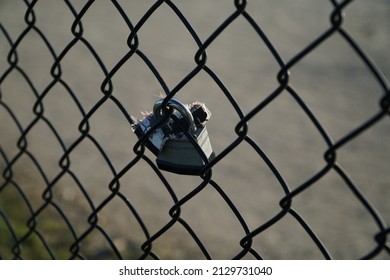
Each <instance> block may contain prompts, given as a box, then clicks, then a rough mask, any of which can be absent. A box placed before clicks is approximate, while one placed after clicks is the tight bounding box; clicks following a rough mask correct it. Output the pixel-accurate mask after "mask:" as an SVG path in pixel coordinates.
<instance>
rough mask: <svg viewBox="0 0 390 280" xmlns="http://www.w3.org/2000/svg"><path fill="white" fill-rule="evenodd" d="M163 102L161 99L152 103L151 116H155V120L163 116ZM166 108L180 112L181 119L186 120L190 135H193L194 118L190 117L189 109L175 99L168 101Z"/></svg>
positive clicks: (194, 128) (194, 127) (194, 129)
mask: <svg viewBox="0 0 390 280" xmlns="http://www.w3.org/2000/svg"><path fill="white" fill-rule="evenodd" d="M163 102H164V98H161V99H159V100H157V101H156V103H154V106H153V115H154V116H156V118H157V119H161V118H162V117H163V116H164V115H162V104H163ZM167 107H168V108H173V109H176V110H177V111H179V112H180V114H182V115H183V117H184V118H185V119H186V120H187V122H188V124H189V125H190V130H191V131H192V133H195V131H196V125H195V121H194V116H193V115H192V113H191V111H190V109H188V107H187V106H186V105H184V104H183V103H181V102H180V101H178V100H176V99H170V100H169V101H168V104H167Z"/></svg>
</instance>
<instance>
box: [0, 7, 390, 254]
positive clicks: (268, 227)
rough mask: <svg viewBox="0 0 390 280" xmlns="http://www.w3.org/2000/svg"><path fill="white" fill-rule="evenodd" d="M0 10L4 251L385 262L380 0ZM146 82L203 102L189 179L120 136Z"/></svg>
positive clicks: (144, 96)
mask: <svg viewBox="0 0 390 280" xmlns="http://www.w3.org/2000/svg"><path fill="white" fill-rule="evenodd" d="M210 2H211V3H210ZM276 2H277V3H276ZM279 2H280V3H279ZM0 11H1V12H0V18H1V22H0V31H1V32H0V42H1V44H0V59H1V61H0V63H1V64H0V67H1V68H0V118H1V124H0V125H1V130H0V131H1V134H0V168H1V173H2V177H1V180H0V257H1V258H6V259H31V258H33V259H35V258H43V259H47V258H53V259H86V258H90V259H98V258H101V259H110V258H118V259H160V258H162V259H169V258H206V259H215V258H217V259H218V258H219V259H253V258H254V259H263V258H265V259H268V258H280V259H290V258H301V259H320V258H325V259H331V258H338V259H340V258H341V259H348V258H351V259H354V258H363V259H372V258H384V259H389V244H388V241H387V236H388V234H389V227H388V225H387V224H386V222H389V218H390V208H389V203H388V199H389V197H390V195H389V194H390V193H389V182H390V177H389V174H388V173H389V172H388V165H389V162H390V153H389V152H390V146H389V143H390V141H388V140H389V137H390V133H389V131H390V130H389V118H388V117H389V105H390V94H389V85H388V82H387V80H386V78H385V76H386V75H385V74H386V73H387V74H388V73H389V63H388V62H389V61H388V57H387V49H386V46H387V45H388V42H389V41H388V39H389V38H388V35H387V33H386V32H387V30H386V28H385V26H387V25H388V18H389V17H388V15H389V12H390V11H389V9H388V7H387V6H386V1H376V2H375V3H373V4H371V3H370V4H368V3H364V2H363V1H360V2H359V1H342V2H341V1H302V0H301V1H252V2H250V1H246V0H241V1H238V0H237V1H196V3H195V2H192V3H190V1H110V2H109V1H81V0H80V1H70V0H65V1H43V0H41V1H28V0H25V1H2V2H1V3H0ZM366 15H376V16H375V18H373V17H369V16H366ZM367 18H369V19H370V20H368V19H367ZM371 20H372V21H371ZM362 30H363V31H364V32H363V31H362ZM359 31H362V32H360V33H359ZM386 36H387V37H386ZM360 44H364V47H365V48H367V49H368V50H364V49H363V47H361V46H360ZM369 55H372V56H373V57H374V59H372V58H371V57H370V56H369ZM374 61H375V62H377V63H378V65H379V66H377V65H376V64H375V63H374ZM161 93H163V94H165V95H166V102H168V100H169V99H171V98H175V99H178V100H180V101H182V102H183V103H189V102H192V101H194V100H199V101H203V102H205V103H206V105H207V106H208V107H209V109H210V110H211V112H212V117H211V119H210V121H209V122H208V124H207V126H208V131H209V135H210V140H211V143H212V146H213V148H214V151H215V153H216V157H215V159H213V160H211V161H210V163H209V164H207V165H206V166H205V167H204V168H203V170H202V174H201V175H200V176H185V175H176V174H172V173H169V172H165V171H160V170H159V169H158V168H157V166H156V164H155V156H154V155H153V154H152V153H150V152H149V151H148V150H147V149H146V148H145V146H144V144H145V140H144V139H141V140H139V139H138V138H137V137H136V135H135V134H134V133H133V132H132V129H131V125H132V124H133V118H132V115H133V116H138V115H139V114H140V112H141V111H145V110H146V111H150V110H151V108H152V106H153V104H154V101H155V100H156V99H157V98H158V96H159V94H161ZM165 104H167V103H165Z"/></svg>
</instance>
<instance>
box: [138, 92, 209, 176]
mask: <svg viewBox="0 0 390 280" xmlns="http://www.w3.org/2000/svg"><path fill="white" fill-rule="evenodd" d="M163 101H164V99H159V100H157V102H156V103H155V104H154V106H153V112H152V113H150V114H147V115H146V116H145V117H144V119H142V120H140V121H139V122H138V123H137V124H135V125H134V132H135V133H136V134H137V136H138V137H139V138H140V137H142V136H143V135H144V134H145V133H147V132H148V131H149V130H150V129H151V127H153V126H154V125H155V124H156V123H157V122H159V121H161V120H162V119H165V118H166V117H167V116H166V115H165V114H169V117H168V118H167V120H166V121H165V122H163V123H162V124H161V125H160V126H159V127H158V128H157V129H155V130H154V131H153V132H152V133H151V135H150V136H149V138H148V140H147V141H146V143H145V146H146V147H147V148H149V150H150V151H152V152H153V153H154V154H155V155H156V156H157V159H156V162H157V166H158V167H159V168H160V169H162V170H165V171H169V172H173V173H177V174H186V175H199V173H200V171H201V170H202V168H203V167H204V166H205V164H206V163H207V162H208V161H209V160H211V159H212V158H213V157H214V152H213V150H212V147H211V143H210V139H209V135H208V131H207V128H206V121H208V119H209V117H210V115H211V114H210V112H209V110H208V109H207V108H206V106H205V105H204V104H203V103H200V102H194V103H192V104H190V105H185V104H183V103H181V102H179V101H178V100H175V99H171V100H169V101H168V103H167V106H166V107H167V108H166V109H168V110H165V111H164V110H163V108H162V104H163Z"/></svg>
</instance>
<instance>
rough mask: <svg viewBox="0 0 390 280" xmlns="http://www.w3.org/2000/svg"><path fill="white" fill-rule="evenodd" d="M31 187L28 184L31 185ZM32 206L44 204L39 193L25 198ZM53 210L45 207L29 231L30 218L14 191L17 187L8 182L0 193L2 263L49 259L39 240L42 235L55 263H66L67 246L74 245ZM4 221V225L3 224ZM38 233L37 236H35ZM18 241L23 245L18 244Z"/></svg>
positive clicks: (26, 205) (30, 215)
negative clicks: (17, 259)
mask: <svg viewBox="0 0 390 280" xmlns="http://www.w3.org/2000/svg"><path fill="white" fill-rule="evenodd" d="M30 183H31V181H30ZM28 200H29V202H30V203H31V204H32V205H35V204H38V203H43V200H42V198H41V197H40V196H39V193H38V192H36V193H30V194H29V197H28ZM53 209H54V207H51V206H48V207H46V208H45V210H44V211H42V212H41V213H40V215H39V216H38V217H37V218H36V220H35V223H36V226H35V227H33V230H31V229H30V227H29V226H28V223H29V222H30V224H31V225H33V223H31V222H32V221H29V220H30V219H31V217H32V213H31V210H30V209H29V207H28V204H27V203H26V201H25V200H24V199H23V196H22V195H21V193H20V192H19V191H18V189H17V185H15V184H13V183H12V182H9V183H7V184H5V186H4V188H3V189H1V191H0V211H1V214H2V215H1V217H2V218H1V219H0V255H1V258H3V259H13V258H15V257H16V258H18V256H17V254H16V255H15V253H17V252H18V251H19V249H20V252H19V253H20V257H21V258H23V259H50V258H51V256H50V254H49V253H48V251H47V249H46V248H45V245H44V243H43V242H42V240H41V239H40V237H39V235H40V234H41V235H42V236H43V237H44V238H45V240H46V242H47V244H48V245H49V246H50V248H53V254H54V255H55V257H56V258H58V259H67V258H68V257H69V255H70V252H69V245H70V244H71V243H72V242H73V240H72V237H71V235H70V234H69V230H66V225H65V224H64V222H63V221H62V219H60V218H59V217H58V213H56V211H55V210H54V211H53ZM5 219H6V220H7V222H6V221H5ZM38 233H39V234H38ZM18 241H19V242H20V241H22V242H20V243H19V244H18Z"/></svg>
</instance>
